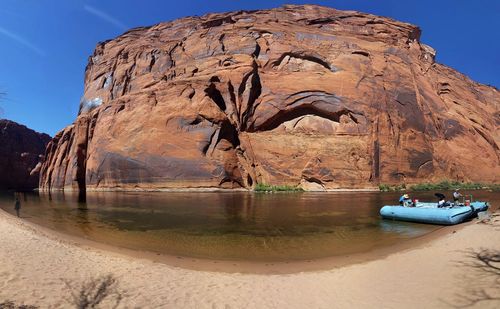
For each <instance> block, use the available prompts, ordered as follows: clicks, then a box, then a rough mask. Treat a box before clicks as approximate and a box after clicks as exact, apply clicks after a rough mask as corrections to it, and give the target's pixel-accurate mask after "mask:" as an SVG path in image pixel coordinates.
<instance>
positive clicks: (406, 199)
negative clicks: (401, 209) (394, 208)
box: [399, 193, 410, 206]
mask: <svg viewBox="0 0 500 309" xmlns="http://www.w3.org/2000/svg"><path fill="white" fill-rule="evenodd" d="M409 201H410V196H409V195H408V193H405V194H403V195H401V197H400V198H399V205H401V206H407V203H408V202H409Z"/></svg>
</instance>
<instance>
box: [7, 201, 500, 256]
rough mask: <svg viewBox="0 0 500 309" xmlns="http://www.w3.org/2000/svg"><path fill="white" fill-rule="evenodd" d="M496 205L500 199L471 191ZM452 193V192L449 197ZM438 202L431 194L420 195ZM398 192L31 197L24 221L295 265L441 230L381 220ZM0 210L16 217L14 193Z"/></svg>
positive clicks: (175, 249) (189, 252) (96, 236)
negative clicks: (83, 199)
mask: <svg viewBox="0 0 500 309" xmlns="http://www.w3.org/2000/svg"><path fill="white" fill-rule="evenodd" d="M473 194H474V197H475V198H476V199H481V200H488V201H490V202H491V203H492V204H493V205H494V206H495V205H499V202H500V194H499V193H494V192H487V191H474V192H473ZM448 195H450V194H448ZM414 196H415V197H418V198H419V199H420V200H422V201H423V200H434V197H433V194H432V193H416V194H414ZM398 197H399V194H398V193H378V192H377V193H272V194H269V193H267V194H266V193H246V192H235V193H192V192H191V193H123V192H120V193H113V192H108V193H88V194H87V200H86V202H85V203H79V202H78V198H77V196H75V195H72V194H68V193H66V194H62V193H57V194H56V193H53V194H51V195H50V196H49V195H48V194H42V193H40V194H37V193H27V194H24V196H22V198H21V206H22V207H21V217H22V218H23V219H25V220H29V221H32V222H34V223H37V224H40V225H42V226H45V227H48V228H51V229H54V230H57V231H59V232H63V233H67V234H70V235H73V236H80V237H85V238H88V239H91V240H94V241H98V242H101V243H106V244H110V245H114V246H118V247H124V248H129V249H135V250H146V251H151V252H157V253H164V254H169V255H177V256H184V257H196V258H209V259H223V260H245V261H290V260H306V259H315V258H323V257H330V256H342V255H348V254H352V253H361V252H368V251H370V250H373V249H376V248H381V247H386V246H391V245H395V244H397V243H400V242H403V241H405V240H408V239H411V238H415V237H418V236H422V235H424V234H426V233H429V232H431V231H434V230H436V229H438V228H439V226H433V225H426V224H415V223H405V222H396V221H387V220H382V219H381V218H380V217H379V209H380V207H381V206H383V205H387V204H392V205H393V204H397V199H398ZM0 207H1V208H2V209H4V210H6V211H7V212H9V213H12V214H15V211H14V195H13V193H0Z"/></svg>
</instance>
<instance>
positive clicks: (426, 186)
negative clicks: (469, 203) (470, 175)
mask: <svg viewBox="0 0 500 309" xmlns="http://www.w3.org/2000/svg"><path fill="white" fill-rule="evenodd" d="M498 187H500V185H498V184H484V183H480V182H458V181H449V180H443V181H440V182H438V183H428V182H427V183H420V184H415V185H412V186H410V190H411V191H431V190H432V191H439V190H442V191H449V190H454V189H463V190H480V189H492V190H495V188H498Z"/></svg>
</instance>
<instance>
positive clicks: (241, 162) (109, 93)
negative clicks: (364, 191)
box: [40, 5, 500, 190]
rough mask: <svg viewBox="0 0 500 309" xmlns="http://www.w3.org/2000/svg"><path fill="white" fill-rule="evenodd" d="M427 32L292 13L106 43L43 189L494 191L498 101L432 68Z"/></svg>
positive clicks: (208, 21)
mask: <svg viewBox="0 0 500 309" xmlns="http://www.w3.org/2000/svg"><path fill="white" fill-rule="evenodd" d="M419 37H420V29H419V28H418V27H416V26H413V25H410V24H406V23H402V22H397V21H394V20H392V19H388V18H383V17H378V16H374V15H370V14H364V13H359V12H353V11H338V10H335V9H331V8H326V7H319V6H309V5H306V6H284V7H281V8H278V9H273V10H265V11H251V12H247V11H240V12H232V13H225V14H210V15H205V16H203V17H188V18H183V19H179V20H176V21H173V22H168V23H160V24H158V25H155V26H152V27H147V28H137V29H132V30H130V31H128V32H126V33H124V34H123V35H121V36H119V37H118V38H116V39H114V40H110V41H106V42H102V43H99V44H98V45H97V48H96V50H95V52H94V54H93V55H92V56H91V57H90V58H89V62H88V65H87V68H86V72H85V93H84V96H83V97H82V100H81V102H80V113H79V116H78V118H77V119H76V121H75V123H74V124H73V125H71V126H69V127H67V128H65V129H64V130H63V131H61V132H59V133H58V134H57V136H56V137H55V138H54V139H53V140H52V141H51V142H50V144H49V146H48V148H47V153H46V160H45V162H44V163H43V167H42V171H41V178H40V187H41V188H43V189H80V190H84V189H85V188H87V189H93V190H99V189H117V190H119V189H162V188H195V187H212V188H251V187H252V186H254V185H255V184H256V183H265V184H273V185H280V184H287V185H302V186H303V187H305V188H312V189H333V188H346V187H347V188H355V187H371V186H376V185H377V184H379V183H402V182H406V183H412V182H422V181H437V180H442V179H452V180H463V181H484V182H497V181H498V176H499V175H500V167H499V166H500V164H499V159H500V151H499V147H498V145H499V138H500V137H499V123H500V112H499V103H500V95H499V91H498V90H497V89H496V88H493V87H489V86H484V85H481V84H478V83H475V82H473V81H471V80H470V79H469V78H467V77H466V76H464V75H462V74H460V73H458V72H456V71H454V70H453V69H450V68H448V67H446V66H443V65H440V64H438V63H435V62H434V57H435V53H436V52H435V51H434V50H433V49H432V48H431V47H429V46H426V45H424V44H422V43H420V42H419Z"/></svg>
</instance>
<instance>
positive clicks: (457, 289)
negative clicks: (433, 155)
mask: <svg viewBox="0 0 500 309" xmlns="http://www.w3.org/2000/svg"><path fill="white" fill-rule="evenodd" d="M499 229H500V219H499V217H498V216H496V217H493V218H492V220H490V222H487V223H479V222H477V221H475V222H472V223H471V224H469V225H467V226H463V227H462V228H458V229H456V232H455V233H453V232H451V233H449V234H446V235H443V236H442V237H439V238H437V239H435V240H432V241H430V242H429V243H427V244H425V245H422V246H419V248H418V249H410V250H403V251H402V252H400V253H395V254H391V255H389V256H388V257H386V258H382V259H379V260H375V261H370V262H364V263H360V264H354V265H350V266H344V267H340V268H333V269H331V270H323V271H313V272H302V273H295V274H275V275H263V274H241V273H218V272H210V271H195V270H189V269H183V268H178V267H174V266H170V265H166V264H163V263H157V262H154V261H151V260H147V259H140V258H134V257H129V256H126V255H122V254H119V253H116V252H110V251H107V250H101V249H98V248H90V247H87V246H81V245H75V244H74V243H71V242H68V241H65V240H61V239H58V238H57V237H56V236H55V235H50V234H47V232H46V231H43V232H41V231H39V230H38V229H37V228H36V226H33V225H30V224H27V223H25V222H23V221H22V220H19V219H17V218H14V217H12V216H10V215H8V214H6V213H4V212H0V234H1V235H2V237H1V238H0V246H1V248H2V250H1V251H0V260H1V261H2V263H1V264H0V282H1V286H0V303H1V302H3V301H6V300H11V301H13V302H15V303H17V304H21V303H24V304H28V305H37V306H40V307H44V308H45V307H67V306H68V304H69V303H70V302H74V300H72V299H71V296H70V295H71V292H75V291H76V290H78V289H79V287H82V284H83V283H84V282H87V281H89V280H90V279H92V278H99V277H100V276H106V275H111V276H112V278H113V279H114V280H116V283H115V285H116V288H115V289H114V290H112V291H111V292H110V295H109V296H108V297H107V298H106V299H105V300H104V301H108V305H111V304H112V303H114V302H116V301H117V300H119V304H120V307H141V308H148V307H151V308H154V307H174V308H223V307H231V308H242V307H245V308H270V307H274V308H276V307H279V308H304V307H309V308H363V307H364V308H374V307H376V308H381V307H384V308H399V307H405V308H422V307H433V308H436V307H438V308H440V307H447V306H448V304H463V303H464V301H465V299H463V298H460V297H458V296H457V295H461V293H471V292H472V290H473V289H480V288H481V287H482V284H484V283H485V278H484V277H482V276H480V275H481V274H479V273H478V274H476V273H475V272H474V271H472V268H470V267H468V266H467V265H464V264H467V263H473V262H475V261H477V259H471V258H470V257H468V255H470V253H471V252H472V251H473V250H476V251H477V250H480V249H488V250H497V252H498V251H500V233H499ZM108 283H109V281H108ZM87 287H88V286H87ZM471 287H473V288H471ZM496 292H498V291H493V292H492V293H496ZM118 295H120V296H119V297H117V296H118ZM499 296H500V295H499ZM478 305H480V306H481V308H483V307H488V306H490V307H491V308H494V307H496V306H497V305H498V303H494V302H491V301H480V302H479V303H478Z"/></svg>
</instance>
